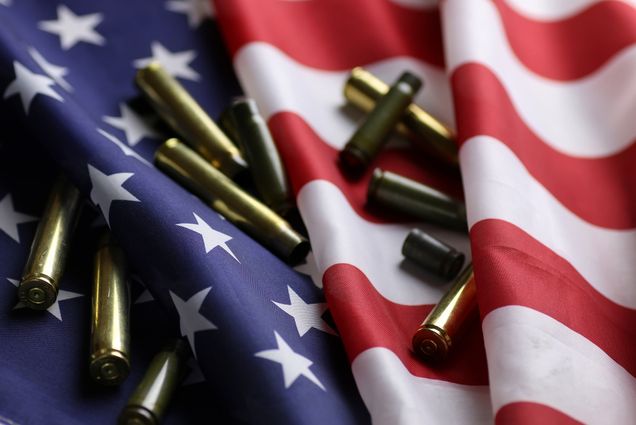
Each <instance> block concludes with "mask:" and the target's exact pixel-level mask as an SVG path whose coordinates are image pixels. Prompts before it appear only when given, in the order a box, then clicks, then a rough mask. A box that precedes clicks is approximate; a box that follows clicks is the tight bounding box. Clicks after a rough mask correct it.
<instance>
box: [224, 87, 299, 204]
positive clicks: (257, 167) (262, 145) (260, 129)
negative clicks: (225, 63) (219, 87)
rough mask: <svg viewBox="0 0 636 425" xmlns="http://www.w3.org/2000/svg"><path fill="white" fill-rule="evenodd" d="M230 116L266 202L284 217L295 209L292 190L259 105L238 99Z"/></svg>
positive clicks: (261, 195) (250, 100) (242, 149)
mask: <svg viewBox="0 0 636 425" xmlns="http://www.w3.org/2000/svg"><path fill="white" fill-rule="evenodd" d="M231 117H232V122H233V124H234V129H235V131H236V135H237V136H238V143H239V146H240V148H241V151H242V152H243V155H245V158H246V159H247V162H248V164H249V167H250V172H251V173H252V178H253V180H254V185H255V186H256V190H257V191H258V193H259V195H260V197H261V199H262V200H263V203H264V204H265V205H267V206H268V207H270V208H271V209H272V210H274V211H275V212H276V213H278V214H280V215H284V214H285V213H287V212H288V211H289V210H290V209H291V208H292V207H293V202H292V196H291V190H290V189H289V184H288V183H287V177H286V176H285V168H284V167H283V161H282V160H281V158H280V155H279V154H278V150H277V149H276V144H275V143H274V140H273V139H272V135H271V134H270V132H269V129H268V128H267V124H266V123H265V120H263V118H262V117H261V116H260V114H259V113H258V109H257V107H256V103H255V102H254V100H252V99H238V100H236V101H235V102H233V103H232V106H231Z"/></svg>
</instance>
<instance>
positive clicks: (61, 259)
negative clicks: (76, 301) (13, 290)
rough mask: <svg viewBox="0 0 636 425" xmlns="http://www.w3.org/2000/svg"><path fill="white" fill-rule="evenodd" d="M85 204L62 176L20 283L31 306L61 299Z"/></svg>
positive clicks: (22, 295)
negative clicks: (70, 251)
mask: <svg viewBox="0 0 636 425" xmlns="http://www.w3.org/2000/svg"><path fill="white" fill-rule="evenodd" d="M81 206H82V198H81V196H80V193H79V191H78V190H77V189H76V188H75V187H74V186H73V185H72V184H71V183H70V182H69V181H68V180H67V179H66V177H64V176H60V177H59V178H58V179H57V181H56V182H55V185H54V186H53V189H52V191H51V194H50V195H49V199H48V202H47V204H46V207H45V209H44V213H43V214H42V218H41V220H40V223H39V224H38V229H37V232H36V233H35V238H34V239H33V243H32V244H31V252H30V253H29V259H28V260H27V263H26V266H25V268H24V272H23V273H22V279H21V280H20V285H19V286H18V298H19V299H20V301H22V302H23V303H24V304H25V305H26V306H27V307H29V308H31V309H34V310H46V309H47V308H49V307H50V306H51V305H52V304H53V303H54V302H55V300H56V299H57V293H58V291H59V289H60V279H61V277H62V273H63V272H64V266H65V265H66V257H67V255H68V252H69V249H70V245H71V238H72V236H73V230H74V228H75V224H76V222H77V218H78V216H79V213H80V209H81Z"/></svg>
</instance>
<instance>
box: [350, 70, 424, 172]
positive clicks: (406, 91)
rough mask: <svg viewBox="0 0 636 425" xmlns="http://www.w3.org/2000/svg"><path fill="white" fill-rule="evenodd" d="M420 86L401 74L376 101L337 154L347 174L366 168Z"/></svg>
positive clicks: (408, 73) (406, 75) (420, 84)
mask: <svg viewBox="0 0 636 425" xmlns="http://www.w3.org/2000/svg"><path fill="white" fill-rule="evenodd" d="M421 86H422V81H421V80H420V79H419V78H417V77H416V76H415V75H413V74H411V73H410V72H404V73H403V74H402V75H401V76H400V78H399V79H398V80H397V81H396V82H395V84H393V85H392V86H391V88H390V89H389V90H388V91H387V93H386V94H385V95H384V96H382V97H381V98H380V99H378V100H377V102H376V103H375V106H374V107H373V109H372V110H371V112H369V114H368V115H367V117H366V118H365V120H364V122H363V123H362V125H361V126H360V127H358V129H357V130H356V132H355V133H354V134H353V136H351V138H350V139H349V141H348V142H347V144H346V145H345V147H344V149H343V150H341V151H340V162H341V163H342V164H343V165H344V166H345V167H346V169H347V170H349V171H351V172H353V173H356V174H359V173H360V172H361V171H363V170H364V169H365V168H366V167H367V165H369V163H370V162H371V160H372V159H373V158H374V157H375V156H376V155H377V153H378V152H379V151H380V148H381V147H382V145H383V144H384V143H385V142H386V139H387V136H388V135H389V134H390V133H391V131H393V130H394V129H395V126H396V125H397V123H398V122H399V121H400V119H401V118H402V115H403V114H404V111H405V110H406V108H407V107H408V105H410V104H411V102H413V96H414V95H415V93H417V91H418V90H419V89H420V87H421Z"/></svg>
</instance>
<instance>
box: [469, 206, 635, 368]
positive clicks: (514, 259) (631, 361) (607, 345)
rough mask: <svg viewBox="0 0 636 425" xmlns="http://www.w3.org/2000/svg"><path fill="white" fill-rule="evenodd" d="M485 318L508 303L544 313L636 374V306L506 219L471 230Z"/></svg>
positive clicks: (480, 303)
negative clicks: (597, 285)
mask: <svg viewBox="0 0 636 425" xmlns="http://www.w3.org/2000/svg"><path fill="white" fill-rule="evenodd" d="M470 235H471V246H472V253H473V262H474V266H475V279H476V284H477V293H478V299H479V308H480V311H481V314H482V316H486V315H487V314H488V313H489V312H491V311H493V310H495V309H497V308H500V307H504V306H508V305H521V306H525V307H529V308H532V309H534V310H537V311H540V312H542V313H544V314H546V315H548V316H550V317H552V318H553V319H555V320H557V321H559V322H561V323H562V324H563V325H565V326H567V327H569V328H570V329H572V330H573V331H575V332H578V333H579V334H581V335H583V336H584V337H585V338H587V339H589V340H590V341H591V342H592V343H594V344H595V345H597V346H598V347H599V348H600V349H601V350H603V351H604V352H605V353H606V354H607V355H608V356H610V357H611V358H613V359H614V360H615V361H616V362H617V363H619V364H620V365H621V366H622V367H624V368H625V369H626V370H627V371H628V372H629V373H631V374H632V375H634V376H636V347H634V345H633V344H631V341H634V340H635V339H636V310H632V309H629V308H626V307H622V306H619V305H617V304H615V303H614V302H612V301H610V300H608V299H607V298H606V297H604V296H603V295H602V294H601V293H599V292H598V291H597V290H596V289H594V288H593V287H592V286H591V285H590V284H589V283H588V282H587V281H586V280H585V279H584V278H583V277H582V276H581V275H580V274H579V273H578V272H577V271H576V270H575V269H574V268H573V267H572V266H571V265H570V264H569V263H568V262H567V261H566V260H564V259H563V258H561V257H560V256H558V255H557V254H555V253H554V252H553V251H551V250H550V249H548V248H547V247H546V246H544V245H542V244H541V243H540V242H538V241H537V240H535V239H533V238H532V237H530V236H529V235H528V234H527V233H525V232H524V231H522V230H521V229H519V228H518V227H516V226H514V225H512V224H510V223H508V222H505V221H502V220H494V219H492V220H484V221H480V222H478V223H476V224H474V225H473V227H472V228H471V230H470Z"/></svg>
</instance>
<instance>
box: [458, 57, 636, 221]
mask: <svg viewBox="0 0 636 425" xmlns="http://www.w3.org/2000/svg"><path fill="white" fill-rule="evenodd" d="M452 87H453V92H454V102H455V112H456V114H457V122H458V123H459V125H458V127H459V135H458V137H459V140H460V143H464V142H465V141H466V140H467V139H469V138H471V137H473V136H477V135H487V136H492V137H494V138H496V139H498V140H500V141H501V142H503V143H505V144H506V146H508V147H509V148H510V149H511V150H512V151H513V152H514V153H515V155H516V156H517V157H518V158H519V159H520V160H521V162H522V163H523V164H524V166H525V167H526V168H527V169H528V172H529V173H530V174H531V175H532V176H533V177H534V178H535V179H537V180H538V181H539V182H540V183H541V184H542V185H543V186H544V187H545V188H546V189H547V190H549V191H550V192H551V193H552V194H553V195H554V196H555V197H556V198H557V199H558V200H559V201H560V202H561V203H562V204H564V205H565V206H566V207H567V208H568V209H569V210H570V211H572V212H574V213H575V214H577V215H578V216H579V217H581V218H582V219H584V220H586V221H588V222H590V223H592V224H595V225H598V226H602V227H606V228H613V229H629V228H633V227H636V209H635V208H633V207H634V205H636V191H635V190H634V187H636V167H634V164H636V144H634V143H632V144H630V145H629V146H628V147H627V148H626V149H625V150H623V151H621V152H620V153H617V154H614V155H611V156H606V157H600V158H576V157H572V156H569V155H565V154H563V153H561V152H559V151H557V150H555V149H553V148H552V147H550V146H548V145H547V144H546V143H544V142H543V140H541V139H540V138H539V137H538V136H537V135H535V134H534V133H533V132H532V131H531V130H530V129H529V128H528V126H527V125H526V124H525V122H524V121H523V120H522V119H521V117H519V115H518V114H517V111H516V110H515V108H514V105H513V104H512V102H511V101H510V98H509V97H508V94H507V92H506V90H505V88H504V87H503V85H502V84H501V83H500V82H499V80H498V79H497V77H496V76H495V75H494V74H493V73H492V72H491V71H490V70H489V69H488V68H486V67H484V66H483V65H479V64H475V63H471V64H466V65H463V66H461V67H459V68H458V69H457V70H455V72H454V73H453V75H452ZM555 125H558V121H555ZM599 206H602V208H600V207H599Z"/></svg>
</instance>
